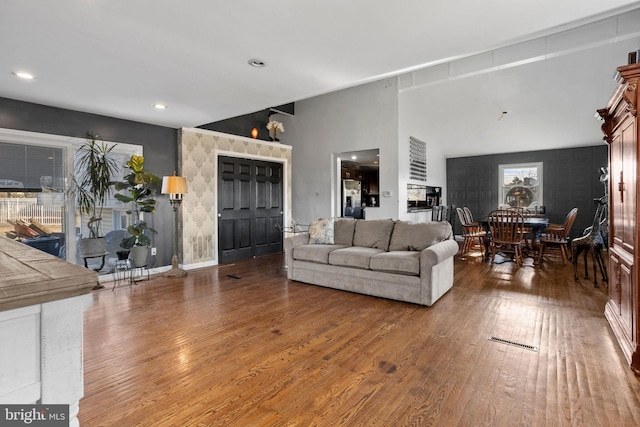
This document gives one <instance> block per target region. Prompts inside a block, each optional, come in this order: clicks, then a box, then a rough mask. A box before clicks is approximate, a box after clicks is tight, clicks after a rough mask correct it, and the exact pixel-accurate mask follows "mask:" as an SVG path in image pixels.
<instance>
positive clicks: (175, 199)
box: [162, 173, 187, 277]
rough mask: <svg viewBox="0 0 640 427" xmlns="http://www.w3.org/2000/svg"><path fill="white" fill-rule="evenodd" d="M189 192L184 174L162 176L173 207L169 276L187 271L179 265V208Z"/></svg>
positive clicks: (182, 275) (179, 275) (164, 192)
mask: <svg viewBox="0 0 640 427" xmlns="http://www.w3.org/2000/svg"><path fill="white" fill-rule="evenodd" d="M186 193H187V180H186V178H185V177H183V176H176V175H175V173H174V174H173V176H165V177H163V178H162V194H168V195H169V203H171V207H172V208H173V258H172V259H171V270H169V271H168V272H167V273H166V276H167V277H184V276H186V275H187V272H186V271H184V270H183V269H181V268H180V267H178V208H179V207H180V203H182V196H183V195H184V194H186Z"/></svg>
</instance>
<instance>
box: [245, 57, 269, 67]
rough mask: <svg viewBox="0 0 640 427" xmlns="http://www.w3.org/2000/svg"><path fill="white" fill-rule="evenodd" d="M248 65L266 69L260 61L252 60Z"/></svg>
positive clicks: (264, 64)
mask: <svg viewBox="0 0 640 427" xmlns="http://www.w3.org/2000/svg"><path fill="white" fill-rule="evenodd" d="M248 62H249V65H251V66H252V67H256V68H261V67H266V65H267V64H266V63H265V62H264V61H263V60H262V59H258V58H252V59H250V60H249V61H248Z"/></svg>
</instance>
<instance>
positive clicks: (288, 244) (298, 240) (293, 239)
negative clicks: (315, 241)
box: [284, 233, 309, 251]
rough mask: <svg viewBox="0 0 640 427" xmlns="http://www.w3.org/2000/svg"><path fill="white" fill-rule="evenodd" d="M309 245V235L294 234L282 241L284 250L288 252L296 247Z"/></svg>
mask: <svg viewBox="0 0 640 427" xmlns="http://www.w3.org/2000/svg"><path fill="white" fill-rule="evenodd" d="M307 243H309V233H301V234H294V235H293V236H289V237H287V238H286V239H284V250H285V251H290V250H291V249H293V248H295V247H296V246H301V245H306V244H307Z"/></svg>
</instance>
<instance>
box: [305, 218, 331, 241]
mask: <svg viewBox="0 0 640 427" xmlns="http://www.w3.org/2000/svg"><path fill="white" fill-rule="evenodd" d="M333 231H334V229H333V218H328V219H318V220H316V221H312V222H311V224H309V244H310V245H333V243H334V240H333V235H334V234H333Z"/></svg>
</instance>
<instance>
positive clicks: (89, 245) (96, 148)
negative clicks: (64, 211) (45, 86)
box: [67, 133, 118, 257]
mask: <svg viewBox="0 0 640 427" xmlns="http://www.w3.org/2000/svg"><path fill="white" fill-rule="evenodd" d="M115 147H116V144H105V143H104V142H103V141H102V140H101V139H100V136H99V135H93V134H91V133H89V134H88V135H87V139H86V141H85V142H84V143H83V144H82V145H81V146H80V148H78V150H77V153H76V158H75V166H74V169H75V170H74V175H73V177H72V179H71V185H70V186H69V188H68V190H67V191H68V193H69V194H70V195H72V196H73V198H74V199H75V204H76V208H77V209H78V210H79V211H80V218H81V221H80V222H81V223H82V218H83V216H84V215H88V216H89V220H88V222H87V228H88V229H89V236H88V237H85V238H82V239H80V241H79V242H78V246H79V248H80V254H81V255H82V256H83V257H88V256H90V255H102V254H104V253H106V251H107V242H106V239H105V238H104V237H102V236H101V232H100V225H101V221H102V210H103V208H104V204H105V202H106V201H107V199H108V197H109V194H110V193H111V186H112V184H113V182H112V181H113V178H114V176H115V174H116V173H117V172H118V163H117V161H116V158H115V156H114V154H113V149H114V148H115Z"/></svg>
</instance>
